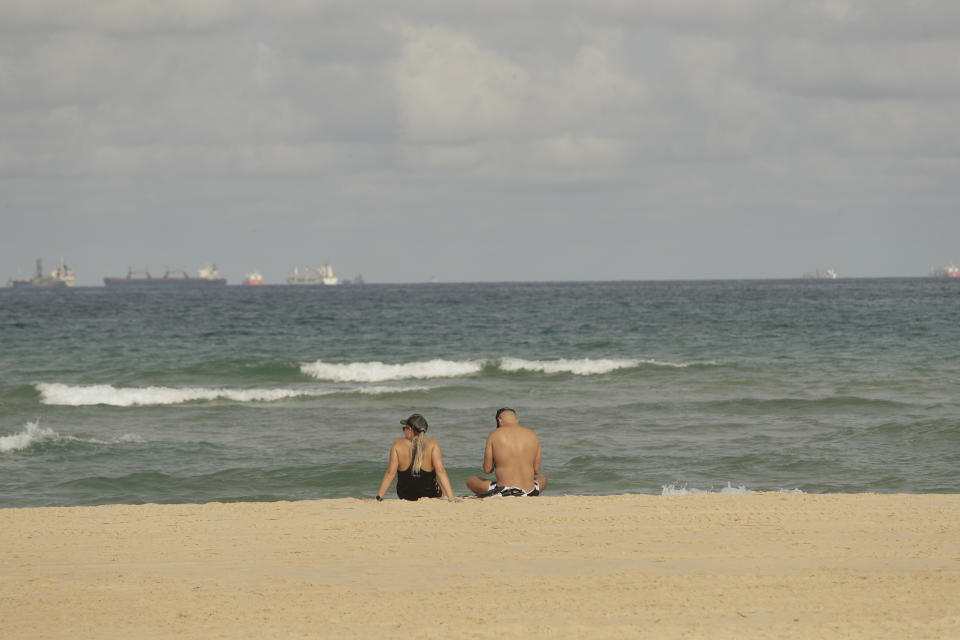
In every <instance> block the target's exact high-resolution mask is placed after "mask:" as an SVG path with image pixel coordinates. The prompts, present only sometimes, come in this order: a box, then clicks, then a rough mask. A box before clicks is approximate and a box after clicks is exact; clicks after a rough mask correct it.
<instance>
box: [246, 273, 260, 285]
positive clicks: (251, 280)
mask: <svg viewBox="0 0 960 640" xmlns="http://www.w3.org/2000/svg"><path fill="white" fill-rule="evenodd" d="M243 284H245V285H247V286H250V287H259V286H260V285H262V284H263V275H262V274H261V273H260V272H259V271H251V272H250V273H248V274H247V275H246V277H245V278H244V279H243Z"/></svg>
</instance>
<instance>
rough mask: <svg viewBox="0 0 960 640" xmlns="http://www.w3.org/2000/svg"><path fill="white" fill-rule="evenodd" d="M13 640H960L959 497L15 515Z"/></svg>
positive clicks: (0, 530)
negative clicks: (401, 639) (406, 639)
mask: <svg viewBox="0 0 960 640" xmlns="http://www.w3.org/2000/svg"><path fill="white" fill-rule="evenodd" d="M0 539H2V542H3V543H2V547H0V638H4V639H7V640H13V639H21V638H23V639H34V638H71V639H75V638H172V637H176V638H180V639H187V638H204V639H208V638H299V637H307V638H338V639H339V638H357V637H364V638H366V637H375V638H376V637H383V638H386V637H409V638H418V639H419V638H504V637H510V638H513V637H521V636H531V635H536V636H540V637H549V638H581V637H590V638H622V637H632V638H657V639H663V638H709V639H716V638H871V639H876V638H897V639H901V638H911V639H914V640H915V639H917V638H960V604H958V603H960V495H874V494H861V495H805V494H780V493H761V494H754V495H728V494H698V495H689V496H647V495H621V496H591V497H582V496H555V497H551V496H544V497H541V498H536V499H518V498H510V499H508V498H502V499H493V500H476V499H469V500H464V501H463V502H460V503H449V502H446V501H437V500H422V501H420V502H417V503H409V502H401V501H398V500H386V501H384V502H383V503H380V504H378V503H375V502H363V501H360V500H354V499H343V500H321V501H303V502H277V503H239V504H219V503H214V504H206V505H141V506H127V505H111V506H102V507H71V508H42V509H3V510H0Z"/></svg>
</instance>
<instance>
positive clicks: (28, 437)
mask: <svg viewBox="0 0 960 640" xmlns="http://www.w3.org/2000/svg"><path fill="white" fill-rule="evenodd" d="M59 438H60V434H59V433H57V432H56V431H54V430H53V429H48V428H46V427H41V426H40V423H39V422H28V423H27V428H26V429H24V430H23V431H21V432H20V433H14V434H12V435H9V436H0V453H8V452H10V451H21V450H23V449H26V448H27V447H29V446H30V445H32V444H35V443H38V442H46V441H50V440H58V439H59Z"/></svg>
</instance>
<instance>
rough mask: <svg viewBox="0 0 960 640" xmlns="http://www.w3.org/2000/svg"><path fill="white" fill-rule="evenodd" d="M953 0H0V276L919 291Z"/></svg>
mask: <svg viewBox="0 0 960 640" xmlns="http://www.w3.org/2000/svg"><path fill="white" fill-rule="evenodd" d="M958 153H960V3H958V2H955V1H954V0H943V1H941V2H937V1H925V0H915V1H910V0H863V1H859V0H816V1H809V2H808V1H803V0H690V1H683V0H636V1H633V2H626V1H616V0H591V1H590V2H582V3H579V2H563V1H558V0H549V1H544V2H517V1H515V0H511V1H509V2H506V1H505V2H491V1H486V2H450V1H446V0H437V1H435V2H434V1H427V0H406V1H404V2H396V1H393V0H390V1H382V2H376V1H374V2H357V1H356V0H349V1H343V2H340V1H320V0H164V1H157V0H149V1H146V0H145V1H140V0H128V1H123V2H119V1H106V0H90V1H89V2H77V1H76V0H0V278H2V280H0V282H2V281H5V280H6V278H7V277H9V276H15V275H16V273H17V270H18V269H20V270H21V271H22V272H23V273H24V275H27V274H30V273H31V272H32V271H33V264H34V261H35V259H36V258H37V257H43V258H44V261H45V264H46V265H47V266H48V267H52V266H54V263H55V262H57V261H58V260H59V258H60V256H63V257H64V258H65V259H66V261H67V263H68V264H69V265H70V266H72V267H74V268H75V269H76V271H77V280H78V284H80V285H98V284H101V283H102V278H103V276H105V275H109V274H113V275H122V274H125V273H126V270H127V267H128V266H130V267H133V268H135V269H143V268H144V267H149V268H150V269H151V271H152V272H154V273H155V274H158V273H162V271H163V268H164V266H167V265H169V266H178V267H186V268H188V269H189V270H190V271H195V270H196V268H197V267H199V266H201V265H203V264H204V263H207V262H213V263H216V265H217V267H218V268H219V270H220V271H221V273H222V274H223V275H224V276H226V277H227V278H228V280H229V281H230V282H231V283H239V281H240V280H241V278H242V277H243V275H244V273H246V272H248V271H250V270H253V269H255V268H256V269H259V270H260V271H261V272H262V273H263V274H264V276H265V278H266V280H267V282H268V283H279V282H282V281H283V278H284V274H285V273H286V272H287V271H289V270H290V269H292V268H293V267H294V266H295V265H300V266H301V267H302V266H304V265H309V266H316V265H319V264H322V263H324V262H326V261H329V262H330V263H332V264H333V266H334V268H335V269H336V270H337V272H338V275H341V276H344V277H352V276H354V275H356V274H358V273H361V274H363V275H364V277H365V278H366V279H367V281H368V282H423V281H426V280H428V279H429V278H430V277H431V276H436V277H437V279H438V280H439V281H441V282H460V281H504V280H510V281H513V280H621V279H631V280H632V279H638V280H644V279H681V278H682V279H686V278H773V277H800V276H801V275H802V274H803V273H804V272H806V271H810V270H813V269H816V268H821V269H823V268H826V267H835V268H836V269H837V271H838V272H839V273H840V275H841V276H851V277H853V276H856V277H862V276H922V275H926V273H927V271H928V270H929V269H930V267H932V266H942V265H945V264H948V263H950V262H960V160H958Z"/></svg>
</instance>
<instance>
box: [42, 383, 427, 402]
mask: <svg viewBox="0 0 960 640" xmlns="http://www.w3.org/2000/svg"><path fill="white" fill-rule="evenodd" d="M36 387H37V390H39V391H40V401H41V402H42V403H43V404H56V405H67V406H72V407H81V406H88V405H98V404H105V405H110V406H114V407H131V406H135V405H140V406H144V405H165V404H181V403H184V402H196V401H203V400H207V401H211V400H232V401H234V402H274V401H276V400H286V399H288V398H301V397H319V396H326V395H331V394H335V393H363V394H368V395H379V394H384V393H404V392H407V391H425V390H427V389H429V387H361V388H354V389H222V388H207V387H182V388H177V387H114V386H113V385H109V384H94V385H67V384H62V383H59V382H45V383H41V384H38V385H36Z"/></svg>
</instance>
